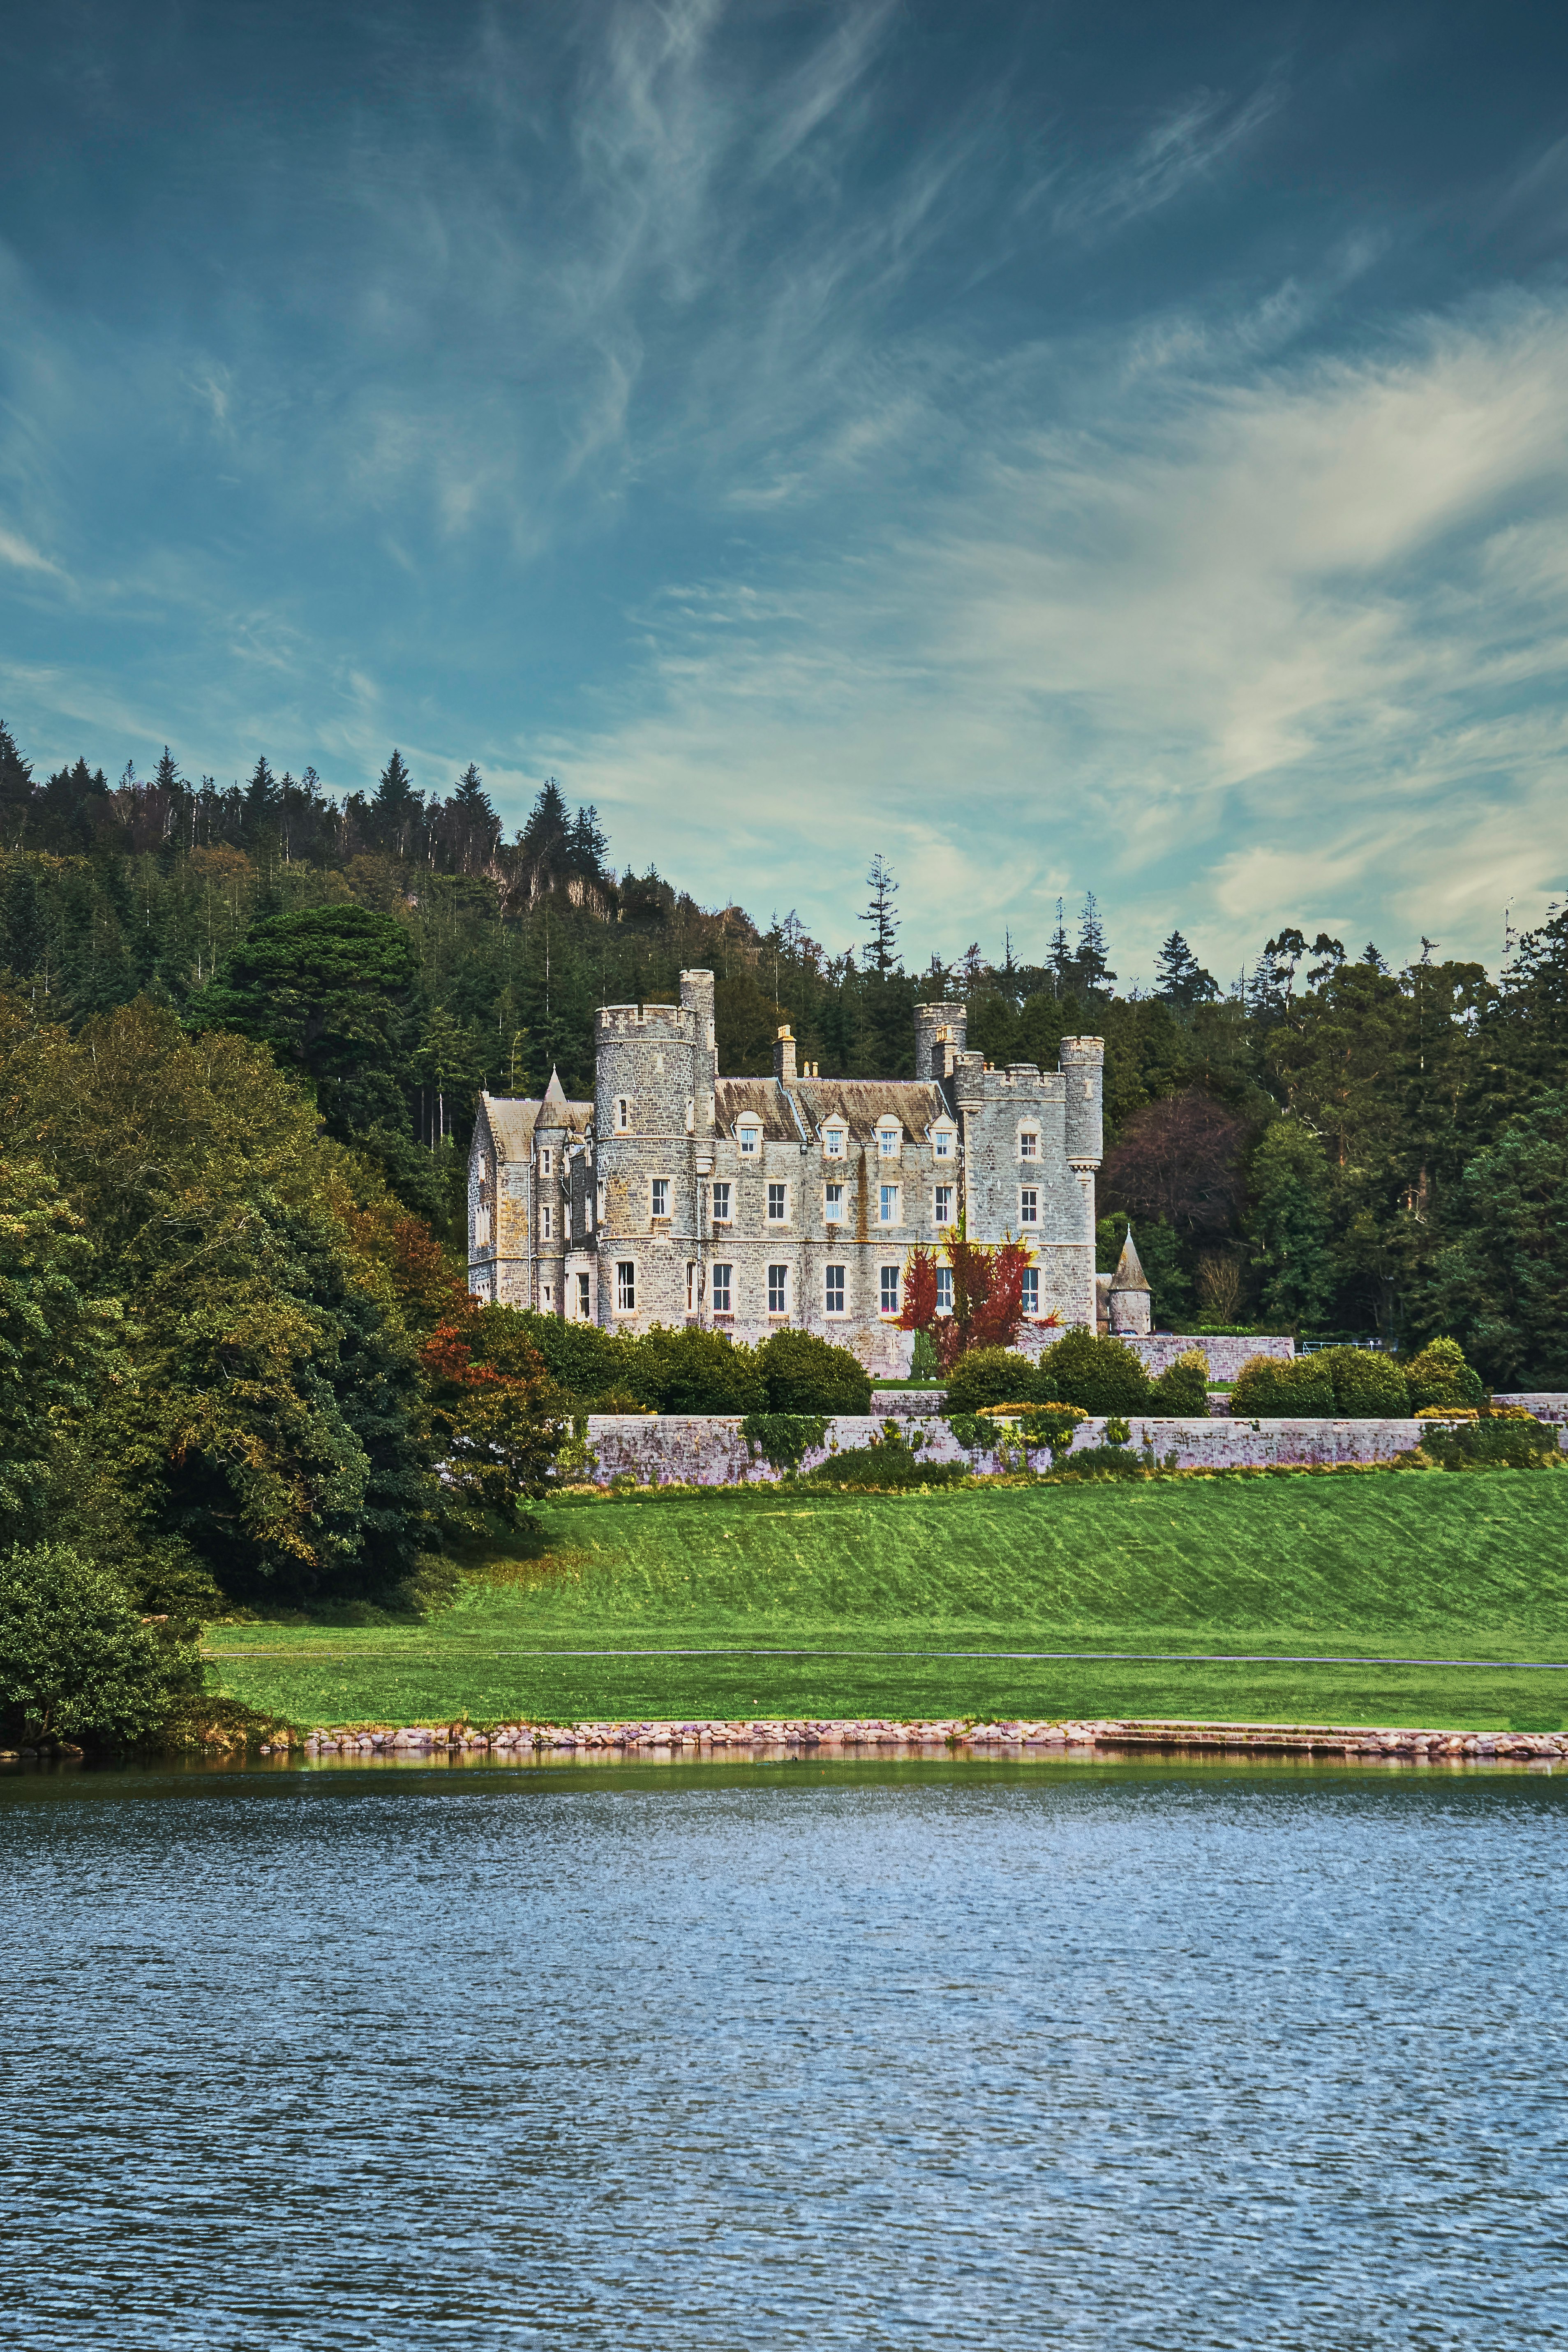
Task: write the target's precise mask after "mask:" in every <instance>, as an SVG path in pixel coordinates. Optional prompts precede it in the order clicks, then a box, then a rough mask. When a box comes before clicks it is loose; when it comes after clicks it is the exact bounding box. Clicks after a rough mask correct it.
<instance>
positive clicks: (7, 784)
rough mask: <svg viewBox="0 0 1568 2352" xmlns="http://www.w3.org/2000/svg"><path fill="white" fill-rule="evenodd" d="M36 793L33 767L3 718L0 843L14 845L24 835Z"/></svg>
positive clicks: (0, 730)
mask: <svg viewBox="0 0 1568 2352" xmlns="http://www.w3.org/2000/svg"><path fill="white" fill-rule="evenodd" d="M32 797H33V767H32V762H31V761H30V760H24V759H23V757H22V754H21V753H20V751H18V750H17V749H16V737H15V736H14V735H13V734H12V732H11V730H10V729H9V728H8V727H7V726H6V724H5V720H4V719H0V845H4V846H5V847H7V848H14V847H15V846H16V844H17V842H19V841H20V839H21V837H22V833H23V829H24V828H25V826H26V822H27V811H28V807H29V805H30V803H31V802H32Z"/></svg>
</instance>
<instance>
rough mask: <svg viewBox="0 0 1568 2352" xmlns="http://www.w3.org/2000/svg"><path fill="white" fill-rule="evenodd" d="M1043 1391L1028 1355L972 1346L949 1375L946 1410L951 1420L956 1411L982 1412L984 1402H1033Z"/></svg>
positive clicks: (1006, 1349)
mask: <svg viewBox="0 0 1568 2352" xmlns="http://www.w3.org/2000/svg"><path fill="white" fill-rule="evenodd" d="M1039 1394H1040V1388H1039V1379H1038V1375H1037V1371H1036V1369H1035V1366H1034V1365H1033V1364H1032V1363H1031V1362H1030V1361H1029V1359H1028V1357H1027V1356H1020V1355H1018V1354H1016V1352H1015V1350H1014V1349H1011V1348H971V1349H970V1350H969V1353H968V1354H967V1355H966V1356H960V1358H959V1360H958V1361H957V1363H956V1364H955V1365H954V1366H953V1368H952V1371H951V1372H950V1373H949V1374H948V1379H947V1396H946V1400H945V1402H944V1403H943V1405H942V1411H943V1412H945V1413H946V1415H947V1417H948V1419H949V1420H950V1421H951V1420H952V1416H953V1414H954V1413H955V1412H959V1413H972V1412H979V1411H980V1409H981V1407H982V1406H983V1405H988V1404H1032V1403H1034V1402H1035V1401H1036V1400H1037V1398H1038V1396H1039ZM1070 1402H1077V1400H1076V1399H1073V1400H1070Z"/></svg>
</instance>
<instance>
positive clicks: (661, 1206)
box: [648, 1176, 669, 1217]
mask: <svg viewBox="0 0 1568 2352" xmlns="http://www.w3.org/2000/svg"><path fill="white" fill-rule="evenodd" d="M648 1190H649V1192H650V1193H651V1194H652V1196H653V1213H654V1215H655V1216H656V1217H668V1214H669V1179H668V1176H655V1177H654V1178H653V1179H652V1180H651V1181H650V1183H649V1186H648Z"/></svg>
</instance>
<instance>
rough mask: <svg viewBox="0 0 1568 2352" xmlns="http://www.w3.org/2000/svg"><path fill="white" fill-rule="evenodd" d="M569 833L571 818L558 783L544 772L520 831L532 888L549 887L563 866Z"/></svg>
mask: <svg viewBox="0 0 1568 2352" xmlns="http://www.w3.org/2000/svg"><path fill="white" fill-rule="evenodd" d="M571 833H572V824H571V819H570V818H569V817H568V815H567V814H566V802H565V798H564V796H563V793H562V790H561V787H560V785H559V784H558V783H557V782H556V781H555V779H554V777H553V776H546V778H545V779H544V782H543V783H542V786H541V787H540V793H539V798H538V799H537V800H536V801H535V802H534V803H533V806H532V808H531V809H530V811H529V813H528V823H527V824H525V825H524V826H523V828H522V832H521V835H519V846H520V847H521V851H522V857H523V864H524V865H525V866H527V867H528V869H529V876H530V884H531V888H532V889H533V890H534V891H539V890H548V888H549V887H550V885H551V884H552V881H553V880H554V878H555V877H556V875H557V874H559V873H561V872H563V870H565V868H566V866H567V859H568V855H569V852H570V848H571Z"/></svg>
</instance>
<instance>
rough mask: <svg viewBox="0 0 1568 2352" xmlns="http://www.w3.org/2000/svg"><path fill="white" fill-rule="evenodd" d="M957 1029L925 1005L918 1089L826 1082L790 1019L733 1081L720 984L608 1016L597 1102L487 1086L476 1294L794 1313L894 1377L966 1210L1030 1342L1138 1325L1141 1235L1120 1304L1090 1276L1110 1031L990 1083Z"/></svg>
mask: <svg viewBox="0 0 1568 2352" xmlns="http://www.w3.org/2000/svg"><path fill="white" fill-rule="evenodd" d="M965 1026H966V1013H965V1008H964V1006H963V1005H962V1004H921V1005H919V1006H917V1007H916V1010H915V1076H914V1077H913V1078H908V1079H871V1078H823V1077H820V1076H818V1075H817V1073H816V1069H815V1067H813V1066H810V1065H807V1066H805V1067H798V1066H797V1065H796V1058H795V1040H794V1038H793V1037H792V1036H791V1034H790V1032H789V1029H788V1028H787V1026H786V1027H784V1028H782V1029H781V1030H780V1031H779V1034H778V1043H777V1045H776V1046H775V1047H774V1051H773V1076H772V1077H770V1078H725V1077H721V1076H719V1072H718V1067H717V1057H716V1054H715V1049H714V1029H713V975H712V973H711V972H710V971H687V972H682V974H681V976H680V1002H679V1004H668V1003H667V1004H653V1003H645V1004H640V1005H638V1004H607V1005H603V1006H601V1007H600V1010H599V1013H598V1016H597V1024H596V1034H595V1099H594V1101H592V1102H591V1103H588V1102H569V1101H568V1100H567V1098H566V1096H565V1094H564V1093H563V1090H562V1087H561V1084H560V1081H559V1079H558V1078H556V1077H555V1076H552V1078H551V1082H550V1085H549V1086H548V1087H547V1088H546V1089H545V1093H544V1096H543V1098H542V1100H540V1101H521V1100H517V1099H513V1098H508V1097H500V1096H494V1095H483V1096H481V1097H480V1099H479V1117H478V1119H477V1120H476V1122H475V1128H474V1143H473V1153H472V1158H471V1160H470V1163H469V1171H468V1284H469V1288H470V1289H471V1290H472V1291H473V1292H474V1293H475V1294H476V1295H477V1296H479V1297H481V1298H484V1299H487V1300H495V1301H499V1302H500V1303H501V1304H503V1305H507V1306H514V1307H534V1308H537V1309H538V1310H539V1311H540V1312H541V1313H542V1314H546V1315H560V1316H563V1317H565V1318H567V1319H568V1320H570V1321H575V1322H588V1323H598V1324H603V1325H605V1326H606V1327H608V1328H615V1329H621V1330H626V1331H629V1332H633V1333H637V1332H642V1331H646V1330H647V1328H649V1327H650V1325H652V1324H655V1323H663V1324H675V1325H680V1324H688V1323H693V1324H698V1325H700V1326H702V1327H703V1328H711V1329H717V1330H722V1331H728V1332H730V1333H731V1334H732V1335H733V1336H734V1337H735V1338H736V1339H765V1338H766V1337H767V1335H768V1333H769V1332H770V1331H774V1330H777V1329H778V1328H780V1326H781V1325H785V1324H793V1325H796V1326H798V1327H802V1328H805V1329H808V1330H812V1331H816V1332H819V1333H821V1334H822V1336H823V1337H824V1338H826V1339H832V1340H834V1341H836V1342H837V1343H838V1344H839V1345H841V1346H847V1347H849V1348H852V1349H854V1351H855V1353H856V1354H857V1355H858V1357H859V1358H860V1359H861V1360H862V1361H863V1362H864V1363H866V1364H867V1365H868V1367H869V1368H870V1369H871V1370H874V1371H889V1372H898V1371H902V1370H907V1369H908V1365H909V1360H910V1349H911V1347H912V1344H913V1341H912V1335H911V1334H910V1333H908V1332H903V1331H900V1330H899V1328H897V1326H898V1318H899V1315H900V1311H901V1309H902V1307H903V1283H904V1268H905V1265H906V1263H907V1260H908V1256H909V1252H910V1248H911V1247H912V1246H913V1245H914V1244H916V1243H921V1244H925V1245H926V1246H927V1247H929V1248H931V1249H933V1250H934V1251H936V1252H938V1253H940V1251H941V1248H942V1244H943V1242H944V1241H945V1240H946V1239H947V1238H948V1237H949V1235H950V1234H952V1231H953V1229H954V1228H955V1227H956V1225H957V1223H958V1221H959V1218H960V1215H961V1214H962V1216H963V1219H964V1223H965V1230H966V1232H967V1234H968V1236H969V1238H970V1240H971V1241H984V1242H995V1241H1000V1240H1002V1239H1003V1238H1004V1237H1005V1236H1006V1235H1012V1236H1014V1237H1015V1238H1016V1239H1017V1240H1020V1241H1022V1242H1023V1243H1024V1244H1026V1247H1027V1249H1028V1251H1029V1255H1030V1259H1031V1264H1030V1267H1029V1271H1028V1273H1027V1275H1026V1277H1025V1297H1024V1308H1025V1335H1024V1341H1023V1344H1026V1345H1027V1344H1028V1340H1029V1337H1030V1335H1031V1333H1033V1334H1034V1335H1036V1336H1037V1337H1038V1338H1043V1336H1044V1334H1045V1332H1046V1331H1047V1330H1050V1329H1054V1328H1058V1327H1059V1326H1061V1325H1065V1324H1079V1325H1085V1326H1087V1327H1088V1328H1090V1329H1093V1328H1096V1327H1097V1325H1098V1326H1100V1328H1104V1327H1105V1326H1106V1324H1107V1322H1108V1321H1109V1322H1110V1324H1111V1326H1112V1327H1113V1328H1121V1329H1127V1330H1134V1329H1142V1330H1145V1331H1146V1330H1147V1329H1148V1328H1149V1291H1148V1285H1147V1284H1146V1283H1145V1282H1144V1281H1143V1278H1142V1272H1141V1271H1140V1270H1139V1269H1138V1267H1137V1263H1136V1257H1135V1255H1131V1245H1130V1248H1129V1253H1128V1254H1124V1256H1123V1264H1122V1266H1121V1269H1119V1271H1118V1274H1117V1276H1115V1277H1114V1278H1112V1281H1111V1284H1110V1296H1109V1297H1108V1284H1107V1278H1106V1277H1105V1276H1099V1277H1097V1276H1096V1274H1095V1266H1094V1179H1095V1171H1096V1169H1097V1168H1098V1167H1099V1164H1100V1108H1101V1080H1102V1069H1103V1060H1104V1046H1103V1043H1102V1041H1101V1040H1100V1038H1098V1037H1068V1038H1065V1039H1064V1040H1063V1043H1062V1047H1061V1055H1060V1066H1059V1068H1058V1069H1055V1070H1045V1071H1042V1070H1039V1069H1037V1067H1036V1066H1035V1065H1034V1064H1033V1063H1032V1062H1017V1063H1013V1064H1011V1065H1010V1066H1008V1067H1007V1068H1006V1069H1005V1070H998V1069H993V1068H992V1067H991V1066H989V1065H988V1064H987V1062H986V1061H985V1058H984V1055H981V1054H972V1053H970V1052H969V1051H968V1050H967V1047H966V1044H965ZM1129 1255H1131V1265H1129ZM1124 1277H1125V1278H1124ZM938 1280H939V1284H940V1283H941V1282H942V1274H941V1273H939V1276H938ZM948 1280H949V1281H951V1276H949V1277H948Z"/></svg>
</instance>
